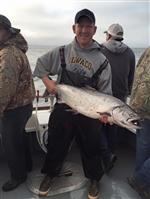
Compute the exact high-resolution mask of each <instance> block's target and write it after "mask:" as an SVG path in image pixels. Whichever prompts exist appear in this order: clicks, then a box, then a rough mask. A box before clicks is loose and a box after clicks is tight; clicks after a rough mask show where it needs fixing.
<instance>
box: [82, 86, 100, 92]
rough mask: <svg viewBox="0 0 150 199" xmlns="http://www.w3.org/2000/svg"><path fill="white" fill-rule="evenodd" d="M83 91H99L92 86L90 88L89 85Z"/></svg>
mask: <svg viewBox="0 0 150 199" xmlns="http://www.w3.org/2000/svg"><path fill="white" fill-rule="evenodd" d="M82 89H86V90H91V91H97V90H96V89H95V88H93V87H91V86H88V85H86V86H84V87H82Z"/></svg>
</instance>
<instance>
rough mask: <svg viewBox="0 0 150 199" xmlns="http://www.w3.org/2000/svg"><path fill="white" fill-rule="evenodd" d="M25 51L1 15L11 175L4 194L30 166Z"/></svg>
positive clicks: (2, 104)
mask: <svg viewBox="0 0 150 199" xmlns="http://www.w3.org/2000/svg"><path fill="white" fill-rule="evenodd" d="M27 49H28V44H27V42H26V41H25V39H24V37H23V36H22V35H21V34H20V30H19V29H16V28H13V27H12V26H11V22H10V21H9V19H8V18H7V17H5V16H4V15H0V119H1V122H2V132H1V133H2V143H3V146H4V150H5V157H6V159H7V161H8V167H9V169H10V174H11V175H10V177H11V178H10V180H9V181H8V182H7V183H5V184H4V185H3V187H2V189H3V191H10V190H12V189H14V188H16V187H18V186H19V185H20V184H21V183H22V182H24V181H25V180H26V178H27V170H30V169H31V167H32V165H31V163H32V162H31V155H30V151H29V146H28V137H27V134H26V133H25V126H26V123H27V121H28V119H29V117H30V116H31V114H32V102H33V99H34V96H35V88H34V84H33V79H32V73H31V68H30V65H29V62H28V59H27V56H26V51H27Z"/></svg>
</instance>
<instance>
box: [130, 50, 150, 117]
mask: <svg viewBox="0 0 150 199" xmlns="http://www.w3.org/2000/svg"><path fill="white" fill-rule="evenodd" d="M130 105H131V106H132V108H133V109H134V110H136V111H137V112H138V113H140V114H141V115H143V116H144V117H149V118H150V48H148V49H147V50H146V51H145V52H144V54H143V55H142V56H141V58H140V60H139V62H138V65H137V68H136V72H135V78H134V83H133V88H132V93H131V100H130Z"/></svg>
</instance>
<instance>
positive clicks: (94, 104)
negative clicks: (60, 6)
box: [57, 84, 140, 132]
mask: <svg viewBox="0 0 150 199" xmlns="http://www.w3.org/2000/svg"><path fill="white" fill-rule="evenodd" d="M57 93H58V98H59V102H62V103H65V104H67V105H68V106H70V107H71V108H72V109H73V110H74V111H76V112H78V113H81V114H83V115H85V116H87V117H90V118H93V119H101V118H102V116H103V115H107V116H108V121H109V122H110V123H115V124H117V125H119V126H122V127H125V128H127V129H128V130H130V131H132V132H134V131H135V130H136V129H138V128H140V127H139V126H138V121H139V120H140V117H139V116H138V114H137V113H135V112H134V111H133V110H132V109H131V108H130V107H129V106H128V105H127V104H125V103H124V102H122V101H121V100H119V99H118V98H115V97H113V96H111V95H106V94H103V93H100V92H98V91H96V90H94V89H89V88H76V87H73V86H69V85H65V84H58V85H57Z"/></svg>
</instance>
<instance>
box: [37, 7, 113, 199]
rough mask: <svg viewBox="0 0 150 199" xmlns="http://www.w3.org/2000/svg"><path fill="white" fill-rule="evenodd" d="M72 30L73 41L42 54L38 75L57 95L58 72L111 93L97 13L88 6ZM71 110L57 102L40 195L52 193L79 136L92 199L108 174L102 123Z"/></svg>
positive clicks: (68, 80) (65, 79) (66, 80)
mask: <svg viewBox="0 0 150 199" xmlns="http://www.w3.org/2000/svg"><path fill="white" fill-rule="evenodd" d="M72 29H73V32H74V34H75V38H74V40H73V42H72V43H70V44H68V45H66V46H64V47H58V48H56V49H54V50H52V51H50V52H48V53H47V54H45V55H43V56H42V57H40V58H39V59H38V60H37V64H36V68H35V71H34V75H35V76H37V77H39V78H41V79H42V81H43V82H44V84H45V86H46V88H47V90H48V92H49V93H51V94H57V84H56V82H55V81H53V80H51V79H49V75H52V76H53V75H58V83H59V84H67V85H72V86H75V87H79V88H80V87H84V86H85V85H88V86H90V87H93V88H95V89H96V90H97V91H99V92H101V93H105V94H110V95H111V94H112V91H111V69H110V65H109V63H108V61H107V59H106V58H105V56H104V55H103V54H102V53H101V48H100V46H99V45H98V44H97V42H96V41H94V40H93V36H94V34H95V32H96V29H97V27H96V26H95V16H94V14H93V12H91V11H90V10H88V9H83V10H81V11H79V12H78V13H77V14H76V16H75V23H74V25H73V26H72ZM80 97H82V96H80ZM87 100H88V99H87ZM85 103H86V101H85ZM67 109H70V107H69V106H68V105H67V104H65V103H61V104H59V103H56V104H55V107H54V110H53V112H52V113H51V117H50V119H49V125H48V131H49V137H48V153H47V154H46V160H45V162H44V165H43V168H42V173H45V174H46V175H45V177H44V179H43V181H42V183H41V185H40V188H39V194H40V195H43V196H44V195H47V194H48V191H49V189H50V186H51V182H52V180H53V179H54V177H55V176H57V175H58V174H59V172H60V170H61V168H62V165H63V162H64V159H65V157H66V155H67V153H68V149H69V146H70V144H71V141H72V140H73V138H74V137H76V140H77V143H78V145H79V148H80V151H81V158H82V163H83V169H84V174H85V176H86V177H87V178H88V179H90V182H91V184H90V186H89V192H88V198H94V199H95V198H98V195H99V181H100V179H101V178H102V176H103V173H104V171H103V168H102V165H101V157H100V154H99V153H100V152H99V151H100V149H99V147H100V146H99V140H100V132H101V129H102V123H101V122H100V121H99V120H95V119H92V118H89V117H87V116H84V115H82V114H74V113H73V112H71V111H66V110H67Z"/></svg>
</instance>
